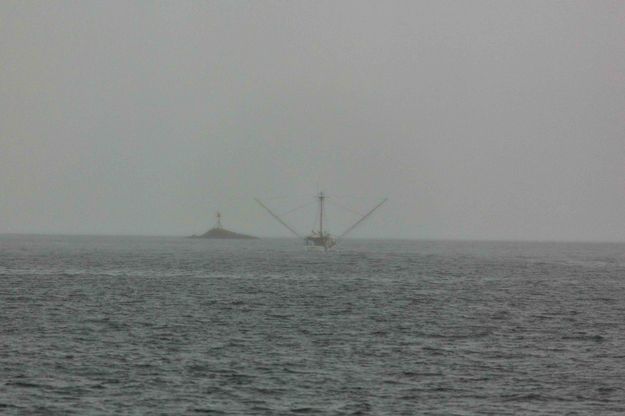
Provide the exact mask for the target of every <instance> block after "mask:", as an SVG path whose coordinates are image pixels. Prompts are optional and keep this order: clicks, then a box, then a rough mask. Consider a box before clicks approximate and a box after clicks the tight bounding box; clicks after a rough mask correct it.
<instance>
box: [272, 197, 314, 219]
mask: <svg viewBox="0 0 625 416" xmlns="http://www.w3.org/2000/svg"><path fill="white" fill-rule="evenodd" d="M315 202H317V201H310V202H306V203H305V204H304V205H300V206H299V207H297V208H293V209H291V210H288V211H287V212H285V213H284V214H280V215H282V216H283V217H284V216H285V215H289V214H290V213H292V212H295V211H297V210H298V209H302V208H305V207H307V206H308V205H311V204H314V203H315Z"/></svg>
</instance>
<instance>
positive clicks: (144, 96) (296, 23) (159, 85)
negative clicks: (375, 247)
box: [0, 0, 625, 241]
mask: <svg viewBox="0 0 625 416" xmlns="http://www.w3.org/2000/svg"><path fill="white" fill-rule="evenodd" d="M624 41H625V3H623V2H622V1H549V2H546V1H542V0H541V1H522V2H520V1H501V0H493V1H460V0H458V1H405V2H400V1H392V2H387V1H370V2H367V1H341V2H334V1H305V2H303V1H292V2H282V1H262V2H261V1H257V2H243V1H237V2H231V1H223V2H220V1H205V2H204V1H202V2H200V1H197V2H195V1H194V2H191V1H188V2H183V1H179V2H153V1H132V2H127V1H120V2H115V1H113V2H111V1H107V2H96V1H83V2H76V1H55V2H41V1H34V2H28V1H21V0H20V1H3V2H0V233H61V234H138V235H173V236H175V235H190V234H192V233H201V232H204V231H206V229H208V228H210V227H211V226H212V225H213V224H214V222H215V219H214V214H215V211H216V210H220V211H221V212H222V214H223V219H222V221H223V223H224V226H225V227H227V228H229V229H232V230H234V231H239V232H245V233H249V234H255V235H259V236H287V235H289V232H288V231H287V230H284V229H283V228H282V227H281V226H280V224H278V223H277V222H275V221H274V220H273V219H272V218H271V217H269V215H267V213H266V212H264V211H263V210H262V209H261V208H260V207H258V206H257V205H256V204H255V202H254V200H253V198H254V197H260V198H265V199H266V200H267V201H268V202H267V204H268V205H270V206H271V207H272V208H274V209H275V210H276V211H278V212H279V213H282V212H286V211H288V210H289V209H291V208H294V207H296V206H298V204H300V202H301V201H302V200H305V201H314V199H312V198H313V196H314V194H315V193H316V192H318V191H319V190H324V191H325V192H327V193H328V194H329V195H331V196H332V195H336V196H337V197H340V198H339V199H337V201H341V202H342V204H343V205H349V208H353V209H354V210H355V211H357V212H365V211H366V210H367V209H368V208H370V207H372V206H373V205H375V203H377V202H378V201H379V200H380V198H382V197H388V198H389V201H388V203H387V204H386V205H384V206H383V207H382V208H381V209H380V210H379V211H378V212H376V213H375V214H374V215H373V216H372V218H370V220H369V221H368V222H367V223H366V224H364V225H363V226H362V227H360V228H359V229H358V230H356V231H355V232H354V233H353V234H352V236H353V237H363V238H371V237H374V238H415V239H505V240H515V239H521V240H606V241H625V180H624V179H625V163H624V162H625V135H624V132H625V46H624V45H625V44H624ZM276 197H285V198H281V199H276ZM286 197H288V198H286ZM291 197H292V198H293V199H291ZM351 197H358V198H351ZM307 198H308V199H307ZM350 198H351V199H350ZM327 214H328V219H329V221H330V224H331V225H332V220H333V217H332V215H333V211H332V206H331V205H329V206H328V213H327ZM306 215H308V214H306ZM306 215H300V216H299V217H297V216H296V217H294V218H292V219H291V220H290V221H292V224H293V226H295V227H298V228H300V229H302V230H303V231H306V230H307V227H310V224H308V223H306V222H305V221H304V220H305V218H304V217H306ZM310 215H311V216H312V215H314V204H313V205H312V211H310ZM300 217H301V218H300ZM334 218H337V219H338V218H339V214H336V216H335V217H334ZM341 218H342V219H341V221H344V224H343V223H341V224H339V223H338V222H337V223H336V224H334V226H333V229H331V231H333V232H335V233H340V231H341V229H340V228H341V227H343V228H346V227H345V226H346V225H349V219H348V218H343V217H341ZM355 219H357V217H356V218H355ZM310 221H312V217H311V218H310Z"/></svg>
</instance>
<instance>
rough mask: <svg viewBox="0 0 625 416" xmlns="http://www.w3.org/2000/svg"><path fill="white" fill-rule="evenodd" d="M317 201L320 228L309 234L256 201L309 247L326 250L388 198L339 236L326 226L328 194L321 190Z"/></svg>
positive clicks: (259, 201)
mask: <svg viewBox="0 0 625 416" xmlns="http://www.w3.org/2000/svg"><path fill="white" fill-rule="evenodd" d="M316 198H317V201H318V203H319V218H318V219H319V228H318V229H316V230H315V229H313V231H312V232H311V233H310V234H309V235H307V236H303V235H302V234H301V233H299V232H298V231H297V230H296V229H295V228H293V227H292V226H291V225H289V224H287V223H286V222H285V221H284V219H282V218H281V217H280V216H279V215H278V214H276V213H275V212H273V211H272V210H271V209H270V208H269V207H268V206H267V205H265V204H264V203H263V202H262V201H261V200H260V199H258V198H255V200H256V202H257V203H258V204H259V205H260V206H261V207H263V208H264V209H265V210H266V211H267V212H268V213H269V215H271V216H272V217H273V218H274V219H275V220H276V221H278V222H279V223H280V224H282V225H283V226H284V227H285V228H286V229H288V230H289V231H290V232H291V233H292V234H294V235H295V236H296V237H297V238H299V239H302V240H304V243H305V244H306V246H307V247H312V248H321V249H323V250H324V251H327V250H329V249H331V248H332V247H334V246H336V244H337V243H338V242H339V241H340V240H341V239H343V238H345V237H346V236H347V234H349V233H350V232H352V231H353V230H354V229H355V228H356V227H358V226H359V225H360V224H362V223H363V222H364V221H365V220H366V219H367V218H368V217H369V216H370V215H371V214H373V212H374V211H375V210H377V209H378V208H380V207H381V206H382V205H383V204H384V203H385V202H386V201H387V199H386V198H384V199H383V200H382V202H380V203H378V204H377V205H376V206H374V207H373V208H372V209H371V210H369V211H368V212H367V213H366V214H364V215H362V216H361V217H360V218H359V219H358V221H356V222H355V223H354V224H352V225H351V226H350V227H349V228H347V229H346V230H345V231H343V233H341V234H340V235H339V236H338V237H335V236H333V235H332V234H330V233H329V232H328V231H327V230H326V229H325V228H324V223H323V222H324V219H325V202H326V199H327V198H328V196H327V195H326V194H324V193H323V192H319V194H317V196H316Z"/></svg>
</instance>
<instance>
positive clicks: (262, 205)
mask: <svg viewBox="0 0 625 416" xmlns="http://www.w3.org/2000/svg"><path fill="white" fill-rule="evenodd" d="M254 200H255V201H256V202H258V205H260V206H261V207H263V208H265V210H267V212H268V213H269V215H271V216H272V217H273V218H274V219H275V220H276V221H278V222H279V223H280V224H282V225H284V226H285V227H286V228H287V229H288V230H289V231H290V232H292V233H293V234H295V235H296V236H297V238H302V239H303V238H304V237H302V236H301V235H299V233H298V232H297V231H295V230H294V229H293V228H292V227H291V226H290V225H288V224H287V223H286V222H284V221H282V219H281V218H280V217H278V216H277V215H276V214H274V213H273V211H272V210H270V209H269V208H267V206H266V205H265V204H263V203H262V202H261V200H260V199H258V198H254Z"/></svg>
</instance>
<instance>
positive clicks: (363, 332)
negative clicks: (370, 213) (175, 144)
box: [0, 236, 625, 415]
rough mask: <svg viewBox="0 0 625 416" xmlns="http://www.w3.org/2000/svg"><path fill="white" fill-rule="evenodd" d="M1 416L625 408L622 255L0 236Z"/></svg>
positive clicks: (507, 246) (611, 251) (557, 248)
mask: <svg viewBox="0 0 625 416" xmlns="http://www.w3.org/2000/svg"><path fill="white" fill-rule="evenodd" d="M0 413H2V414H8V415H12V414H16V415H21V414H25V415H31V414H45V415H48V414H50V415H70V414H77V415H91V414H132V415H143V414H171V415H179V414H216V415H219V414H223V415H292V414H293V415H302V414H311V415H312V414H323V415H415V414H416V415H474V414H484V415H524V414H527V415H529V414H541V415H543V414H544V415H548V414H553V415H566V414H569V415H599V414H601V415H609V414H614V415H617V414H619V415H620V414H625V245H623V244H564V243H483V242H423V241H419V242H414V241H365V240H362V241H358V240H353V241H346V242H345V244H344V245H341V246H340V247H338V249H337V250H335V251H332V252H328V253H323V252H310V251H306V250H304V248H303V247H302V246H301V245H300V244H299V243H298V242H297V241H294V240H288V239H285V240H280V239H276V240H257V241H209V240H192V239H184V238H156V237H154V238H151V237H82V236H80V237H78V236H73V237H65V236H59V237H53V236H0Z"/></svg>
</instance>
